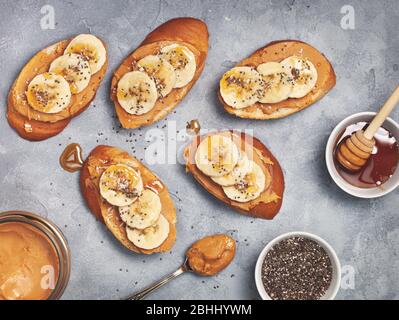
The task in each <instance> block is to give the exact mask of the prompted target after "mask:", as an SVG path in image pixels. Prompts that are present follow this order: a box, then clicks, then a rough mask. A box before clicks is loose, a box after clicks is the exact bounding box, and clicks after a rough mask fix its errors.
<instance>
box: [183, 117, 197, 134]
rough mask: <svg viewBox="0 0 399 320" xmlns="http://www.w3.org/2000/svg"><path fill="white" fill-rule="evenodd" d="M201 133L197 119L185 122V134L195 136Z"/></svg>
mask: <svg viewBox="0 0 399 320" xmlns="http://www.w3.org/2000/svg"><path fill="white" fill-rule="evenodd" d="M200 131H201V125H200V123H199V121H198V120H197V119H194V120H191V121H189V122H187V125H186V132H187V133H188V134H189V135H197V134H198V133H199V132H200Z"/></svg>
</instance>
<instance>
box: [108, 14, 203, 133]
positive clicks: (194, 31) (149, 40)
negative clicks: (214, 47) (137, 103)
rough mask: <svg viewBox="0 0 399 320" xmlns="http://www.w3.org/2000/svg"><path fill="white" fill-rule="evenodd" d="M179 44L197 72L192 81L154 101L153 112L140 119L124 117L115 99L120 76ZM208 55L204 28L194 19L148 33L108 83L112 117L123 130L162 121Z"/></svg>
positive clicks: (180, 21) (187, 89) (166, 23)
mask: <svg viewBox="0 0 399 320" xmlns="http://www.w3.org/2000/svg"><path fill="white" fill-rule="evenodd" d="M173 43H177V44H182V45H184V46H186V47H187V48H189V49H190V50H191V51H192V52H193V53H194V55H195V59H196V64H197V69H196V71H195V75H194V78H193V79H192V80H191V82H190V83H189V84H187V85H186V86H185V87H183V88H175V89H173V90H172V91H171V92H170V93H169V94H168V95H167V96H166V97H164V98H163V99H162V100H161V99H158V100H157V102H156V104H155V106H154V108H153V109H152V110H150V111H149V112H147V113H145V114H142V115H132V114H129V113H127V112H126V111H125V110H124V109H123V108H122V107H121V106H120V104H119V102H118V99H117V97H116V92H117V85H118V82H119V80H120V79H121V78H122V76H123V75H124V74H125V73H127V72H130V71H133V65H134V63H135V62H137V61H139V60H140V59H141V58H144V57H145V56H147V55H153V54H157V53H158V52H159V51H160V49H161V48H162V47H164V46H167V45H169V44H173ZM207 54H208V28H207V26H206V24H205V23H204V22H202V21H201V20H198V19H194V18H176V19H172V20H169V21H167V22H165V23H164V24H162V25H160V26H159V27H158V28H156V29H155V30H154V31H152V32H151V33H150V34H149V35H148V36H147V37H146V38H145V39H144V41H143V42H142V43H141V44H140V46H139V47H138V48H137V49H136V50H135V51H133V52H132V53H131V54H130V55H129V56H128V57H127V58H126V59H125V60H124V61H123V62H122V64H121V65H120V66H119V67H118V68H117V69H116V71H115V72H114V76H113V78H112V82H111V99H112V101H113V102H114V104H115V110H116V114H117V115H118V118H119V121H120V123H121V125H122V127H123V128H139V127H142V126H147V125H150V124H152V123H154V122H156V121H159V120H161V119H163V118H165V117H166V116H167V115H168V114H169V113H170V112H171V111H172V110H173V109H174V108H175V107H176V106H177V105H178V103H179V102H180V101H181V100H182V99H183V98H184V97H185V96H186V95H187V93H188V92H189V91H190V89H191V88H192V87H193V85H194V84H195V82H196V81H197V80H198V78H199V77H200V75H201V73H202V71H203V69H204V66H205V59H206V57H207Z"/></svg>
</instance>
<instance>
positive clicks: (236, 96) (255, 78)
mask: <svg viewBox="0 0 399 320" xmlns="http://www.w3.org/2000/svg"><path fill="white" fill-rule="evenodd" d="M262 90H263V88H262V78H261V76H260V74H259V73H258V72H257V71H256V70H254V69H252V68H250V67H235V68H233V69H231V70H229V71H227V72H226V73H225V74H224V75H223V77H222V79H221V80H220V94H221V95H222V97H223V100H224V101H225V102H226V103H227V104H228V105H229V106H230V107H232V108H234V109H242V108H246V107H248V106H250V105H253V104H254V103H256V102H257V101H258V99H259V95H260V93H261V92H262Z"/></svg>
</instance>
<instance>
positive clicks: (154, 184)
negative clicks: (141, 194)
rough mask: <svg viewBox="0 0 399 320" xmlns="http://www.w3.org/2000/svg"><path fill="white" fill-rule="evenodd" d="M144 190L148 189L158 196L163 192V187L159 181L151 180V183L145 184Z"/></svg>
mask: <svg viewBox="0 0 399 320" xmlns="http://www.w3.org/2000/svg"><path fill="white" fill-rule="evenodd" d="M144 188H145V189H149V190H151V191H153V192H155V193H156V194H159V193H160V192H161V191H162V190H163V188H164V186H163V184H162V182H161V181H159V180H153V181H151V182H149V183H147V184H146V185H145V186H144Z"/></svg>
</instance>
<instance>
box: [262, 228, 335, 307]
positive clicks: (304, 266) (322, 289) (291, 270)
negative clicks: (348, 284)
mask: <svg viewBox="0 0 399 320" xmlns="http://www.w3.org/2000/svg"><path fill="white" fill-rule="evenodd" d="M255 281H256V287H257V289H258V292H259V294H260V296H261V297H262V299H263V300H332V299H334V298H335V296H336V294H337V292H338V290H339V287H340V282H341V265H340V263H339V260H338V257H337V254H336V253H335V251H334V249H333V248H332V247H331V246H330V245H329V244H328V243H327V242H326V241H325V240H323V239H322V238H320V237H318V236H316V235H313V234H311V233H307V232H290V233H285V234H282V235H281V236H279V237H277V238H275V239H274V240H272V241H271V242H269V243H268V244H267V246H266V247H265V248H264V249H263V250H262V252H261V254H260V255H259V258H258V261H257V263H256V268H255Z"/></svg>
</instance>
